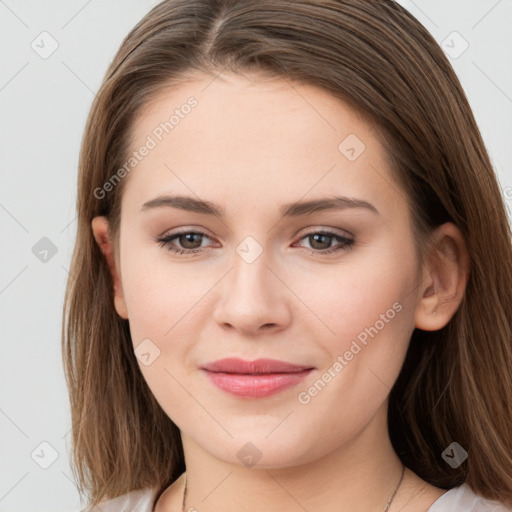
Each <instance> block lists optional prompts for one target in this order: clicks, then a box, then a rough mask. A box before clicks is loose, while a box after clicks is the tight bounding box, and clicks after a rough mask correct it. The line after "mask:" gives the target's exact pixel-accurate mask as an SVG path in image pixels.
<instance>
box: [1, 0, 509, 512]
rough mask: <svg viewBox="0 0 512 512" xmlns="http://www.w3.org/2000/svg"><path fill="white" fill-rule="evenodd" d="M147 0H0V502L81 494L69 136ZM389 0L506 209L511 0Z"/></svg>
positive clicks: (72, 502)
mask: <svg viewBox="0 0 512 512" xmlns="http://www.w3.org/2000/svg"><path fill="white" fill-rule="evenodd" d="M156 3H157V2H155V1H150V0H138V1H137V0H124V1H113V0H108V1H105V0H104V1H100V0H89V1H86V0H72V1H70V0H68V1H64V0H51V1H45V2H38V1H36V0H6V1H2V0H0V55H1V59H2V65H1V67H0V102H1V113H2V115H1V119H0V130H1V132H0V133H1V134H0V155H1V168H0V169H1V174H0V180H1V181H0V230H1V237H2V238H1V244H0V247H1V253H0V257H1V260H0V269H1V271H0V326H1V337H0V343H1V348H0V353H1V358H0V512H7V511H9V512H22V511H23V512H39V511H52V512H59V511H66V512H70V511H72V510H78V509H79V508H80V506H81V504H80V502H79V499H78V493H77V491H76V488H75V484H74V482H73V479H72V477H71V471H70V468H69V463H68V449H69V444H70V438H71V436H70V435H69V428H70V419H69V406H68V398H67V390H66V386H65V380H64V375H63V370H62V362H61V349H60V343H61V340H60V335H61V333H60V327H61V313H62V303H63V295H64V287H65V282H66V278H67V276H68V269H69V264H70V258H71V252H72V247H73V241H74V236H75V229H76V223H75V204H74V203H75V198H76V191H75V189H76V174H77V162H78V152H79V145H80V140H81V137H82V132H83V129H84V125H85V120H86V116H87V113H88V111H89V108H90V105H91V101H92V99H93V97H94V92H95V91H96V90H97V89H98V87H99V85H100V83H101V79H102V77H103V75H104V73H105V71H106V68H107V66H108V64H109V62H110V61H111V59H112V58H113V56H114V53H115V51H116V50H117V48H118V46H119V44H120V43H121V41H122V39H123V38H124V36H125V35H126V34H127V33H128V31H129V30H130V29H131V28H132V26H133V25H135V23H136V22H137V21H138V20H139V19H140V18H141V17H142V16H143V15H144V14H145V13H146V12H147V11H148V10H149V9H150V8H151V7H152V6H154V5H156ZM400 3H402V4H403V5H404V6H405V7H406V8H408V9H409V10H410V11H411V12H412V13H413V14H414V15H415V16H416V17H417V18H418V19H419V20H420V21H421V22H422V23H423V24H424V25H425V26H426V27H427V29H428V30H429V31H430V32H431V33H432V35H433V36H434V37H435V39H436V40H437V41H438V42H439V43H440V44H441V45H442V46H443V48H445V51H446V52H447V53H450V54H451V57H450V59H451V62H452V64H453V66H454V68H455V70H456V72H457V74H458V75H459V77H460V79H461V82H462V85H463V86H464V88H465V90H466V93H467V95H468V98H469V101H470V103H471V106H472V107H473V111H474V114H475V117H476V119H477V122H478V124H479V126H480V129H481V132H482V135H483V137H484V140H485V142H486V144H487V148H488V150H489V153H490V155H491V158H492V161H493V164H494V166H495V169H496V172H497V175H498V178H499V180H500V184H501V188H502V191H503V194H504V196H505V198H506V199H507V205H508V208H509V211H510V208H511V204H512V148H511V146H512V65H511V63H512V31H511V30H510V27H511V26H512V0H471V1H470V0H457V1H447V0H421V1H420V0H415V1H412V0H401V2H400ZM42 32H48V33H49V34H50V36H48V35H41V33H42ZM453 32H457V33H458V34H453ZM443 41H444V42H443ZM466 42H467V44H468V45H469V46H468V48H467V49H466V51H464V52H462V50H464V48H465V45H466ZM52 44H53V45H55V44H58V48H57V49H56V50H55V51H54V53H52V54H51V55H49V56H47V55H45V54H44V52H50V50H51V49H52ZM32 46H34V49H33V47H32ZM459 54H460V55H459ZM43 57H46V58H43ZM476 207H477V205H475V208H476ZM43 237H47V238H48V239H49V240H50V241H51V243H52V244H53V245H54V246H55V248H56V250H57V252H56V253H55V254H54V255H52V252H51V249H50V252H48V253H47V254H46V260H47V261H46V262H43V261H41V260H40V258H44V257H45V254H44V253H40V254H39V257H37V256H36V254H34V252H36V253H38V252H39V251H42V250H43V249H45V248H46V247H47V245H46V246H44V244H48V242H47V241H43V242H41V241H40V240H41V239H42V238H43ZM36 244H38V245H36ZM41 244H42V245H41ZM40 245H41V246H40ZM34 246H35V247H36V249H34V250H33V247H34ZM43 246H44V247H43ZM41 443H48V444H42V445H41ZM55 457H56V459H55V461H53V459H54V458H55ZM45 465H49V467H48V468H47V469H44V468H43V467H42V466H45Z"/></svg>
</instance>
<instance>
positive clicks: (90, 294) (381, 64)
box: [62, 0, 512, 504]
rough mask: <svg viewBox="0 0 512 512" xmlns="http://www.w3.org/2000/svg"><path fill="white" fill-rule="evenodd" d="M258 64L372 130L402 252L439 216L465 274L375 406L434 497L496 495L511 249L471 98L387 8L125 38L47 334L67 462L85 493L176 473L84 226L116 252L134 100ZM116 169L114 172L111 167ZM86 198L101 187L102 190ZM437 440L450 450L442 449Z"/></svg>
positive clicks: (270, 5)
mask: <svg viewBox="0 0 512 512" xmlns="http://www.w3.org/2000/svg"><path fill="white" fill-rule="evenodd" d="M224 70H227V71H230V72H234V73H239V74H241V73H245V72H252V71H258V72H264V73H268V74H269V75H270V76H276V77H284V78H287V79H289V80H297V81H301V82H303V83H306V84H312V85H314V86H317V87H320V88H322V89H324V90H326V91H328V92H330V93H331V94H333V95H334V96H336V97H337V98H339V99H340V100H342V101H345V102H347V103H348V104H349V105H350V106H351V107H352V108H353V109H355V110H356V111H357V112H359V113H360V114H361V115H362V116H364V117H365V119H368V120H369V122H371V124H372V126H374V127H376V129H377V130H378V134H379V137H380V140H381V141H382V144H383V147H384V148H385V151H386V152H387V154H388V156H389V158H390V161H391V162H392V163H393V172H394V173H396V177H397V181H398V182H399V183H400V184H401V185H402V187H403V190H404V193H405V194H406V197H407V198H408V201H409V204H410V207H411V211H412V213H413V218H414V234H415V239H416V242H417V248H418V249H419V255H420V259H422V258H423V257H424V255H425V249H426V247H427V240H428V235H429V233H432V229H433V228H435V227H436V226H439V225H440V224H442V223H444V222H447V221H450V222H453V223H454V224H455V225H456V226H457V227H458V228H459V229H460V230H461V232H462V234H463V235H464V237H465V241H466V243H467V248H468V252H469V255H470V264H471V272H470V276H469V280H468V283H467V287H466V292H465V295H464V297H463V299H462V302H461V304H460V306H459V309H458V310H457V312H456V314H455V315H454V316H453V317H452V319H451V320H450V322H449V323H448V324H447V325H446V327H444V328H443V329H441V330H438V331H434V332H432V331H422V330H419V329H416V330H415V331H414V333H413V335H412V339H411V342H410V347H409V351H408V353H407V356H406V360H405V363H404V366H403V369H402V372H401V373H400V375H399V377H398V380H397V382H396V384H395V386H394V387H393V389H392V392H391V395H390V403H389V416H388V417H389V431H390V436H391V441H392V443H393V446H394V448H395V450H396V451H397V453H398V455H399V456H400V458H401V459H402V461H403V462H404V464H405V465H406V466H407V467H408V468H410V469H411V470H412V471H414V472H415V473H417V474H418V475H419V476H420V477H421V478H423V479H424V480H426V481H427V482H429V483H430V484H432V485H435V486H438V487H442V488H445V489H449V488H452V487H454V486H457V485H460V484H462V483H463V482H467V483H468V484H469V485H470V486H471V488H472V489H473V490H474V491H475V492H477V493H479V494H481V495H483V496H485V497H487V498H489V499H498V500H501V501H503V502H504V503H510V504H512V334H511V319H512V244H511V238H512V237H511V230H510V226H509V223H508V219H507V213H506V208H505V205H504V201H503V199H502V197H501V193H500V188H499V186H498V183H497V180H496V177H495V175H494V171H493V168H492V165H491V162H490V159H489V156H488V153H487V151H486V148H485V146H484V142H483V140H482V137H481V134H480V132H479V129H478V127H477V125H476V122H475V119H474V116H473V114H472V111H471V108H470V106H469V104H468V101H467V98H466V96H465V94H464V91H463V89H462V87H461V84H460V82H459V80H458V78H457V76H456V74H455V73H454V71H453V69H452V67H451V65H450V64H449V62H448V60H447V58H446V57H445V55H444V54H443V52H442V50H441V49H440V47H439V45H438V44H437V43H436V41H435V40H434V39H433V38H432V36H431V35H430V34H429V33H428V31H427V30H426V29H425V28H424V27H423V26H422V25H421V24H420V23H419V22H418V21H417V20H416V19H415V18H414V17H413V16H412V15H411V14H409V13H408V12H407V11H406V10H405V9H404V8H402V7H401V6H400V5H399V4H397V3H395V2H394V1H391V0H310V1H307V0H298V1H289V0H263V1H262V0H217V1H213V0H167V1H164V2H162V3H160V4H158V5H157V6H156V7H154V8H153V9H152V10H151V11H150V12H149V13H148V14H147V15H146V16H145V17H144V19H142V20H141V21H140V22H139V23H138V24H137V25H136V26H135V27H134V28H133V30H132V31H131V32H130V33H129V34H128V36H127V37H126V38H125V40H124V41H123V43H122V45H121V47H120V49H119V51H118V53H117V54H116V56H115V58H114V60H113V62H112V63H111V65H110V67H109V68H108V70H107V73H106V75H105V78H104V80H103V83H102V85H101V87H100V89H99V91H98V93H97V95H96V98H95V99H94V102H93V105H92V108H91V111H90V115H89V118H88V121H87V126H86V129H85V134H84V137H83V142H82V148H81V153H80V162H79V176H78V200H77V213H78V228H77V238H76V245H75V248H74V253H73V257H72V266H71V270H70V277H69V281H68V286H67V290H66V297H65V306H64V315H63V325H62V337H63V356H64V365H65V371H66V377H67V381H68V385H69V393H70V401H71V413H72V438H73V469H74V472H75V476H76V478H77V480H78V482H79V490H80V492H81V493H87V494H88V497H89V500H90V501H91V503H94V504H96V503H98V502H99V501H100V500H102V499H105V498H110V497H114V496H117V495H120V494H123V493H126V492H129V491H131V490H135V489H141V488H145V487H154V488H158V489H160V492H161V491H162V490H163V489H164V488H165V487H166V486H168V485H169V484H170V483H172V482H173V481H174V480H175V479H176V478H177V477H178V476H179V475H180V474H181V473H182V472H183V471H184V470H185V466H184V458H183V448H182V444H181V437H180V431H179V429H178V428H177V426H176V425H175V424H174V423H173V422H172V421H171V420H170V419H169V417H168V416H167V415H166V414H165V413H164V411H163V410H162V409H161V407H160V406H159V404H158V403H157V402H156V400H155V399H154V397H153V395H152V393H151V392H150V390H149V388H148V386H147V385H146V382H145V380H144V378H143V376H142V374H141V372H140V369H139V367H138V364H137V362H136V358H135V355H134V352H133V346H132V342H131V339H130V332H129V328H128V321H127V320H123V319H122V318H120V317H119V316H118V315H117V313H116V311H115V309H114V301H113V284H112V279H111V274H110V272H109V268H108V266H107V263H106V260H105V258H104V257H103V255H102V253H101V251H100V249H99V247H98V245H97V244H96V242H95V240H94V238H93V234H92V229H91V220H92V219H93V217H95V216H97V215H105V216H107V217H108V219H109V221H110V222H109V225H110V226H109V229H110V234H111V236H112V237H113V239H114V241H115V254H116V257H118V251H117V249H118V238H117V237H118V231H119V219H120V204H121V197H122V191H123V187H124V184H125V182H126V179H128V178H127V177H125V178H123V179H121V180H120V182H119V183H118V184H117V186H114V187H112V190H111V191H109V192H108V193H102V194H101V195H100V194H98V193H95V192H94V191H97V190H100V189H102V187H104V184H105V183H106V182H107V181H108V180H109V179H111V178H112V176H113V175H114V174H116V171H117V170H118V169H120V168H121V167H122V166H123V163H124V162H126V160H127V158H128V151H129V147H130V129H131V127H132V126H133V124H134V121H135V119H136V116H137V114H138V113H139V112H140V111H141V108H142V107H143V106H144V105H146V104H147V102H148V101H150V100H151V99H152V98H156V97H157V95H158V93H159V92H161V91H162V90H163V89H164V88H166V87H169V85H170V84H172V83H180V81H183V80H184V79H186V78H187V76H188V75H189V74H190V73H191V72H194V71H200V72H203V73H209V74H210V75H211V76H212V77H213V76H215V75H217V74H218V73H220V72H221V71H224ZM118 176H119V175H118ZM102 190H103V192H104V191H105V188H103V189H102ZM453 441H456V442H457V443H459V444H460V445H461V446H462V447H463V448H464V449H465V450H466V451H467V452H468V453H469V457H468V459H467V460H466V461H465V462H464V463H463V464H461V465H460V466H459V467H458V468H456V469H453V468H452V467H451V466H449V465H448V464H447V463H446V462H445V461H444V460H443V458H442V456H441V454H442V452H443V450H444V449H445V448H446V447H447V446H448V445H450V443H452V442H453Z"/></svg>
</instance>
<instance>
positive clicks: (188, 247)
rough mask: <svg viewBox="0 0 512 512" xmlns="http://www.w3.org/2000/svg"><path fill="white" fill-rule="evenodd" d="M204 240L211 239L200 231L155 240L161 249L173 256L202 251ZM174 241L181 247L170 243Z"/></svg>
mask: <svg viewBox="0 0 512 512" xmlns="http://www.w3.org/2000/svg"><path fill="white" fill-rule="evenodd" d="M205 238H207V239H208V240H211V238H210V237H209V236H208V235H207V234H206V233H203V232H202V231H181V232H178V233H173V234H171V235H167V236H165V237H162V238H157V239H156V240H157V242H159V243H160V246H161V247H166V248H167V249H168V250H169V251H171V252H173V253H175V254H192V253H195V252H200V251H201V250H202V248H203V247H202V242H203V239H205ZM174 239H177V241H178V242H179V244H180V245H181V247H176V245H174V244H173V243H172V241H173V240H174Z"/></svg>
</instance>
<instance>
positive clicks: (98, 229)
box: [91, 216, 128, 320]
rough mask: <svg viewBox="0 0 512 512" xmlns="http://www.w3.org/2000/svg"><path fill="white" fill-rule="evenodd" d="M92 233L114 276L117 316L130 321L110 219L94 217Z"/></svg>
mask: <svg viewBox="0 0 512 512" xmlns="http://www.w3.org/2000/svg"><path fill="white" fill-rule="evenodd" d="M91 225H92V231H93V235H94V239H95V240H96V243H97V244H98V245H99V247H100V249H101V252H102V253H103V255H104V256H105V259H106V261H107V265H108V268H109V270H110V275H111V276H112V282H113V285H114V307H115V309H116V311H117V314H118V315H119V316H120V317H121V318H124V319H125V320H127V319H128V311H127V308H126V303H125V300H124V294H123V287H122V285H121V276H120V273H119V271H118V269H117V265H116V262H115V258H114V252H113V245H112V241H111V239H110V235H109V232H108V219H107V218H106V217H104V216H98V217H94V219H92V223H91Z"/></svg>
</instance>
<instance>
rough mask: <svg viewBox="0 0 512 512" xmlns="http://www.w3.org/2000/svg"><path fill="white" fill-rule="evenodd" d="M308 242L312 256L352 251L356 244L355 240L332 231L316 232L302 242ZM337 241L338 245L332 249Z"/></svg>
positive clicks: (305, 237) (309, 234) (308, 235)
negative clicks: (332, 244) (333, 243)
mask: <svg viewBox="0 0 512 512" xmlns="http://www.w3.org/2000/svg"><path fill="white" fill-rule="evenodd" d="M304 239H306V240H308V243H309V244H310V247H309V248H308V247H306V249H309V252H311V253H312V254H329V253H333V252H338V251H343V250H346V249H350V248H351V247H352V245H353V244H354V240H353V239H351V238H347V237H345V236H342V235H338V234H337V233H333V232H331V231H314V232H311V233H308V234H307V235H305V236H303V237H302V238H301V239H300V240H304ZM333 241H337V242H338V245H336V246H334V247H332V246H331V243H332V242H333Z"/></svg>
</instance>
